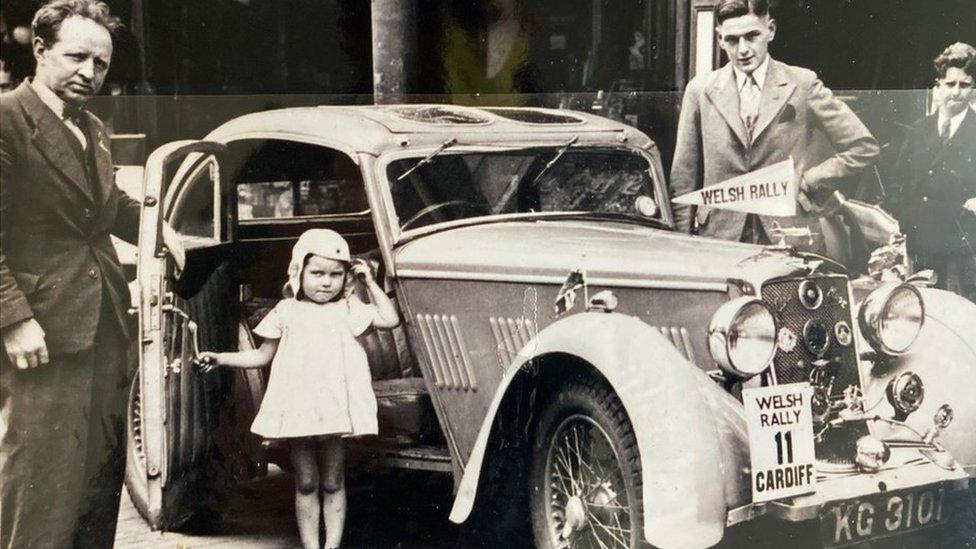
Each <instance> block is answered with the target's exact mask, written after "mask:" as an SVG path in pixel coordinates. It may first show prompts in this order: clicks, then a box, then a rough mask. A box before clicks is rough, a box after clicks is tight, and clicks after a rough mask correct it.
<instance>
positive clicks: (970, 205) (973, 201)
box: [962, 196, 976, 214]
mask: <svg viewBox="0 0 976 549" xmlns="http://www.w3.org/2000/svg"><path fill="white" fill-rule="evenodd" d="M962 207H963V208H965V209H967V210H969V211H971V212H973V213H974V214H976V196H974V197H972V198H970V199H969V200H967V201H965V202H963V203H962Z"/></svg>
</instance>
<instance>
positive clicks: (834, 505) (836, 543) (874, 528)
mask: <svg viewBox="0 0 976 549" xmlns="http://www.w3.org/2000/svg"><path fill="white" fill-rule="evenodd" d="M945 490H946V489H945V487H944V486H930V487H926V488H922V489H916V490H910V491H901V492H891V493H886V494H872V495H870V496H865V497H863V498H858V499H849V500H843V501H832V502H829V503H827V504H826V505H824V507H823V509H822V510H821V511H820V534H821V540H822V541H823V543H824V546H825V547H844V546H847V545H854V544H856V543H861V542H863V541H866V540H870V539H879V538H886V537H889V536H895V535H899V534H903V533H906V532H911V531H913V530H919V529H921V528H927V527H929V526H935V525H937V524H941V523H943V522H945V519H946V514H947V513H946V511H947V510H946V509H945V508H944V506H943V504H944V502H945Z"/></svg>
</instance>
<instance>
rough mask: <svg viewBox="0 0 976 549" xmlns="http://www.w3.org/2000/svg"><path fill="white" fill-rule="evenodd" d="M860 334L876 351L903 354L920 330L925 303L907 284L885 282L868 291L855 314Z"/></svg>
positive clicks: (894, 354)
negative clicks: (862, 334)
mask: <svg viewBox="0 0 976 549" xmlns="http://www.w3.org/2000/svg"><path fill="white" fill-rule="evenodd" d="M858 321H859V323H860V325H861V331H862V332H863V333H864V337H866V338H867V340H868V341H869V342H870V343H871V346H872V347H874V348H875V350H877V351H878V352H880V353H883V354H886V355H889V356H897V355H900V354H903V353H905V352H906V351H907V350H908V348H909V347H911V346H912V343H914V342H915V338H917V337H918V334H919V332H920V331H921V330H922V324H923V323H924V322H925V304H924V303H923V302H922V294H920V293H919V291H918V289H917V288H915V287H914V286H912V285H910V284H887V285H884V286H882V287H880V288H878V289H877V290H875V291H873V292H871V294H870V295H868V297H867V299H865V300H864V303H862V304H861V311H860V313H859V314H858Z"/></svg>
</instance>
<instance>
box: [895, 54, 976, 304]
mask: <svg viewBox="0 0 976 549" xmlns="http://www.w3.org/2000/svg"><path fill="white" fill-rule="evenodd" d="M935 68H936V73H937V74H938V79H937V86H936V96H937V98H938V99H937V103H938V104H939V108H938V110H937V111H936V112H935V113H934V114H932V115H931V116H927V117H925V118H923V119H922V120H919V121H918V122H917V123H916V124H915V125H914V126H913V127H912V128H911V130H909V132H908V134H907V135H906V137H905V142H904V144H903V146H902V149H901V155H900V156H899V158H898V162H897V164H896V166H895V170H894V172H893V175H894V178H895V181H894V185H893V187H894V188H893V189H892V192H891V209H892V210H893V211H894V212H895V214H896V216H897V217H898V218H899V220H900V221H901V222H902V228H903V230H904V231H905V233H906V234H907V235H908V249H909V252H910V253H911V254H912V256H913V257H914V258H915V266H916V268H917V269H926V268H928V269H934V270H935V272H936V273H937V274H938V277H939V282H938V285H939V287H940V288H943V289H946V290H950V291H954V292H958V293H960V294H961V295H963V296H965V297H967V298H968V299H970V300H971V301H973V302H976V111H974V110H973V108H972V106H971V103H972V101H973V97H974V92H973V83H974V76H976V49H974V48H973V47H972V46H970V45H968V44H963V43H956V44H953V45H951V46H949V47H948V48H946V50H945V51H944V52H942V54H941V55H939V56H938V57H937V58H936V59H935Z"/></svg>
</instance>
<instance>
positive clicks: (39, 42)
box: [31, 36, 48, 62]
mask: <svg viewBox="0 0 976 549" xmlns="http://www.w3.org/2000/svg"><path fill="white" fill-rule="evenodd" d="M31 46H32V49H33V50H34V60H35V61H37V62H40V61H41V57H42V56H43V55H44V52H46V51H47V50H48V47H47V44H46V43H45V42H44V39H43V38H41V37H40V36H35V37H34V41H33V43H32V44H31Z"/></svg>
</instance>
